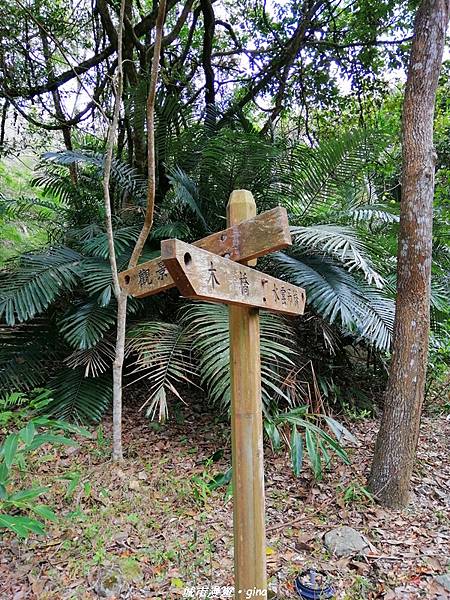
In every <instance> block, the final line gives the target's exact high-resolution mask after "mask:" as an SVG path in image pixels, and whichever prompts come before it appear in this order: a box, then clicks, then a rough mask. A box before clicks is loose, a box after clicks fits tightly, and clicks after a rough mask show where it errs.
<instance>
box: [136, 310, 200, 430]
mask: <svg viewBox="0 0 450 600" xmlns="http://www.w3.org/2000/svg"><path fill="white" fill-rule="evenodd" d="M190 348H191V339H190V336H189V335H187V333H186V332H185V331H184V330H183V328H182V327H181V326H180V325H177V324H173V323H161V322H157V321H153V322H147V323H141V324H139V325H137V326H136V327H133V328H132V329H131V330H130V331H128V333H127V352H128V353H131V354H133V355H136V358H135V359H134V361H133V364H132V370H131V372H130V375H131V376H132V377H133V382H136V381H139V380H140V379H143V378H145V379H147V381H149V382H150V386H151V387H150V390H151V391H150V396H149V397H148V399H147V400H146V402H145V403H144V404H143V405H142V407H141V408H144V407H145V406H148V408H147V411H146V414H147V416H149V417H151V418H153V417H154V416H155V414H156V412H158V415H159V419H160V421H164V420H165V419H166V418H167V414H168V407H167V391H171V392H172V393H173V394H175V395H176V396H178V398H180V399H182V398H181V395H180V393H179V391H178V389H177V388H178V387H179V385H180V384H184V385H186V383H188V384H193V378H195V375H196V374H195V371H194V367H193V365H192V362H191V359H190Z"/></svg>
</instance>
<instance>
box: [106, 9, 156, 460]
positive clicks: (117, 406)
mask: <svg viewBox="0 0 450 600" xmlns="http://www.w3.org/2000/svg"><path fill="white" fill-rule="evenodd" d="M125 3H126V0H122V2H121V8H120V20H119V29H118V32H117V35H118V48H117V65H118V67H117V69H118V70H117V84H116V89H115V103H114V113H113V119H112V122H111V126H110V128H109V131H108V142H107V152H106V157H105V169H104V177H103V191H104V197H105V211H106V227H107V234H108V246H109V257H110V263H111V271H112V277H113V287H114V294H115V296H116V299H117V336H116V348H115V357H114V363H113V452H112V458H113V461H122V460H123V449H122V371H123V363H124V357H125V333H126V317H127V294H126V292H124V291H122V290H121V288H120V284H119V278H118V270H117V260H116V253H115V249H114V233H113V228H112V211H111V199H110V191H109V183H110V175H111V164H112V155H113V148H114V140H115V136H116V131H117V127H118V123H119V116H120V101H121V97H122V91H123V60H122V58H123V57H122V31H123V23H124V13H125ZM165 15H166V3H165V0H161V3H160V6H159V11H158V19H157V23H156V37H155V50H154V55H153V62H152V72H151V78H150V91H149V98H148V102H147V135H148V146H149V150H148V179H149V181H148V193H147V210H146V218H145V221H144V225H143V227H142V231H141V233H140V235H139V237H138V240H137V241H136V245H135V247H134V250H133V253H132V255H131V259H130V266H136V264H137V262H138V260H139V257H140V255H141V253H142V249H143V247H144V244H145V242H146V240H147V236H148V233H149V231H150V228H151V225H152V223H153V211H154V205H155V189H156V183H155V150H154V148H155V143H154V129H155V128H154V110H155V96H156V84H157V80H158V66H159V57H160V51H161V40H162V33H163V24H164V18H165Z"/></svg>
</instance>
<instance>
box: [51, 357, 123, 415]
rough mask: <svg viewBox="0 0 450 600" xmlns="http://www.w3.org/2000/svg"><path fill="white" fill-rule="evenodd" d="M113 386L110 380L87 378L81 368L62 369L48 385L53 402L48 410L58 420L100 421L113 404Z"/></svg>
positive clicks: (106, 378)
mask: <svg viewBox="0 0 450 600" xmlns="http://www.w3.org/2000/svg"><path fill="white" fill-rule="evenodd" d="M111 384H112V382H111V377H106V376H102V377H96V378H92V377H85V376H84V369H83V368H81V367H80V368H77V369H63V370H62V371H59V372H58V373H57V374H56V376H55V378H54V379H53V381H51V382H50V384H49V388H50V389H51V390H52V391H53V394H52V396H53V398H54V401H53V402H52V403H51V404H50V405H49V406H48V407H47V408H46V410H48V412H49V413H50V414H51V415H52V416H55V417H56V418H58V419H64V420H67V421H75V422H77V423H89V422H97V421H99V420H100V419H101V418H102V416H103V414H104V412H105V410H106V409H107V408H108V406H109V404H110V402H111V397H112V386H111Z"/></svg>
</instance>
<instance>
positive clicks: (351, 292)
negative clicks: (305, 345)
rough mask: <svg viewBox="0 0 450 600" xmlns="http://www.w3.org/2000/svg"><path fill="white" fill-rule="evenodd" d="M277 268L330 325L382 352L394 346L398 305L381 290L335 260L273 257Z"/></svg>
mask: <svg viewBox="0 0 450 600" xmlns="http://www.w3.org/2000/svg"><path fill="white" fill-rule="evenodd" d="M273 258H274V260H275V261H276V264H277V269H278V270H279V271H280V272H281V273H282V274H283V275H284V276H285V277H286V279H288V280H289V281H291V282H292V283H295V284H296V285H300V286H302V287H304V288H305V290H306V298H307V302H308V304H309V305H311V306H312V307H313V308H314V309H315V310H317V312H318V313H320V314H321V315H322V316H323V317H324V318H325V319H327V321H329V322H330V323H334V322H338V323H340V324H341V326H342V327H343V329H344V330H346V331H348V332H349V333H352V334H353V335H356V336H360V337H362V338H364V339H366V340H367V341H368V342H369V343H371V344H373V345H374V346H375V347H376V348H378V349H379V350H383V351H387V350H389V347H390V342H391V334H392V328H393V319H394V303H393V301H392V300H390V299H388V298H385V297H384V296H383V295H382V294H381V293H380V292H379V291H378V290H376V289H374V288H371V287H369V286H368V285H366V284H364V283H362V282H360V281H358V280H357V279H356V278H355V277H354V276H353V275H352V274H351V273H349V272H348V271H346V270H345V269H343V268H342V267H341V266H339V265H338V264H336V263H335V262H334V261H332V260H331V259H327V258H319V257H308V256H301V257H294V256H289V255H287V254H284V253H281V252H278V253H276V254H274V255H273Z"/></svg>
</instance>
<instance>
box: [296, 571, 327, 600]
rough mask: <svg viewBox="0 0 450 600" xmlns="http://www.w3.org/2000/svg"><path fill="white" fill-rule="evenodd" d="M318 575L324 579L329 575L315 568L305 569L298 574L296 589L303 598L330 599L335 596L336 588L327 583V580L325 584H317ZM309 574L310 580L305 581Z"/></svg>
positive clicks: (307, 599) (314, 599)
mask: <svg viewBox="0 0 450 600" xmlns="http://www.w3.org/2000/svg"><path fill="white" fill-rule="evenodd" d="M317 575H320V577H321V578H322V579H323V580H324V581H325V579H326V577H327V574H326V573H324V572H322V571H315V570H314V569H310V570H309V571H303V572H302V573H300V574H299V575H297V577H296V579H295V589H296V590H297V593H298V595H299V596H300V598H303V600H329V599H331V598H333V597H334V590H333V588H332V587H331V586H329V585H328V584H327V583H326V581H325V583H324V585H318V584H317V582H316V577H317ZM307 576H309V580H308V581H305V579H306V577H307Z"/></svg>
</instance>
